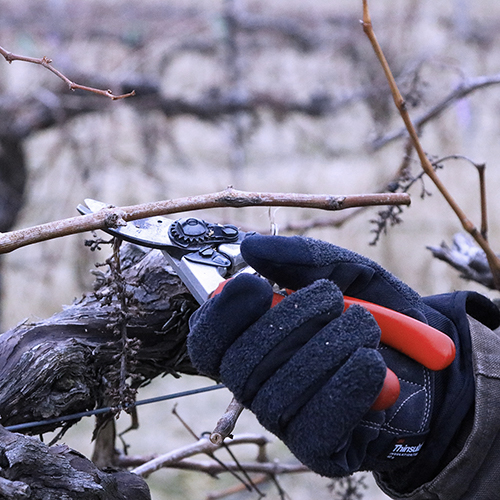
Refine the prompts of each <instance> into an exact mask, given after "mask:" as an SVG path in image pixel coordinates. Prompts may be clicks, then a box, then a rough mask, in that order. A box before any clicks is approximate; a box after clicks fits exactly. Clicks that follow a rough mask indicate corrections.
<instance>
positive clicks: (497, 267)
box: [362, 0, 500, 290]
mask: <svg viewBox="0 0 500 500" xmlns="http://www.w3.org/2000/svg"><path fill="white" fill-rule="evenodd" d="M362 25H363V31H364V32H365V34H366V36H367V37H368V39H369V40H370V43H371V45H372V47H373V50H374V52H375V54H376V56H377V58H378V60H379V61H380V64H381V65H382V68H383V70H384V73H385V76H386V78H387V82H388V83H389V87H390V89H391V93H392V97H393V99H394V103H395V105H396V107H397V109H398V111H399V114H400V115H401V118H402V119H403V122H404V124H405V127H406V130H407V131H408V134H409V135H410V138H411V141H412V144H413V147H414V148H415V151H416V152H417V155H418V157H419V160H420V163H421V165H422V168H423V170H424V172H425V173H426V174H427V175H428V177H429V178H430V179H431V180H432V182H433V183H434V185H435V186H436V187H437V189H438V190H439V192H440V193H441V194H442V195H443V197H444V199H445V200H446V202H447V203H448V205H449V206H450V207H451V208H452V210H453V211H454V212H455V214H456V215H457V217H458V219H459V220H460V222H461V224H462V226H463V228H464V229H465V230H466V231H467V232H468V233H469V234H470V235H471V236H472V237H473V238H474V240H475V241H476V242H477V244H478V245H479V246H480V247H481V248H482V249H483V251H484V253H485V254H486V257H487V259H488V263H489V266H490V268H491V272H492V273H493V279H494V282H495V285H496V288H497V289H498V290H500V258H498V256H497V255H496V254H495V253H494V252H493V250H492V248H491V247H490V245H489V243H488V241H487V240H486V239H485V238H484V237H483V235H482V234H481V232H480V231H479V230H478V229H477V228H476V226H475V225H474V224H473V223H472V221H471V220H469V218H468V217H467V215H466V214H465V212H464V211H463V210H462V208H461V207H460V206H459V205H458V203H457V202H456V201H455V199H454V198H453V197H452V195H451V194H450V192H449V191H448V189H447V188H446V186H445V185H444V184H443V182H442V181H441V179H440V178H439V176H438V175H437V174H436V172H435V171H434V168H433V166H432V163H431V161H430V160H429V158H427V155H426V154H425V151H424V149H423V147H422V144H421V142H420V139H419V137H418V132H417V129H416V128H415V126H414V125H413V122H412V120H411V118H410V115H409V113H408V109H407V106H406V102H405V100H404V99H403V96H402V95H401V92H400V91H399V88H398V85H397V83H396V80H395V78H394V76H393V74H392V71H391V69H390V67H389V64H388V62H387V59H386V58H385V55H384V52H383V50H382V48H381V46H380V44H379V43H378V40H377V37H376V36H375V32H374V31H373V26H372V21H371V17H370V12H369V9H368V0H363V22H362Z"/></svg>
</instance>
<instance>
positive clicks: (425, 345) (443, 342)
mask: <svg viewBox="0 0 500 500" xmlns="http://www.w3.org/2000/svg"><path fill="white" fill-rule="evenodd" d="M226 283H227V281H225V282H223V283H221V284H220V285H219V286H218V287H217V289H216V290H215V291H214V292H213V293H212V295H211V296H214V295H217V294H218V293H220V292H221V291H222V289H223V288H224V285H225V284H226ZM289 292H290V293H291V292H292V291H291V290H289ZM284 298H285V296H284V295H280V294H278V293H275V294H274V297H273V302H272V305H271V307H274V306H275V305H276V304H278V303H279V302H281V301H282V300H283V299H284ZM344 304H345V308H344V310H345V309H347V308H348V307H349V306H351V305H353V304H358V305H360V306H362V307H364V308H365V309H367V310H368V311H369V312H370V313H371V314H372V315H373V317H374V318H375V320H376V321H377V323H378V325H379V327H380V330H381V332H382V333H381V337H380V340H381V342H383V343H384V344H386V345H388V346H390V347H392V348H394V349H396V350H397V351H399V352H402V353H403V354H406V355H407V356H408V357H410V358H412V359H414V360H415V361H417V362H418V363H420V364H422V365H424V366H425V367H426V368H429V369H430V370H443V369H444V368H446V367H448V366H449V365H450V364H451V363H452V362H453V360H454V359H455V344H454V343H453V341H452V340H451V339H450V338H449V337H448V336H447V335H445V334H444V333H442V332H440V331H439V330H436V329H435V328H433V327H432V326H429V325H427V324H425V323H422V322H421V321H418V320H416V319H414V318H411V317H410V316H406V315H405V314H401V313H398V312H396V311H393V310H392V309H388V308H387V307H383V306H379V305H378V304H373V303H372V302H367V301H365V300H361V299H354V298H352V297H346V296H344ZM399 392H400V386H399V380H398V377H397V376H396V375H395V373H394V372H393V371H392V370H390V369H389V368H387V373H386V376H385V380H384V385H383V387H382V390H381V391H380V394H379V395H378V397H377V399H376V400H375V402H374V403H373V405H372V409H373V410H385V409H387V408H389V407H390V406H392V405H393V404H394V403H395V402H396V400H397V399H398V397H399Z"/></svg>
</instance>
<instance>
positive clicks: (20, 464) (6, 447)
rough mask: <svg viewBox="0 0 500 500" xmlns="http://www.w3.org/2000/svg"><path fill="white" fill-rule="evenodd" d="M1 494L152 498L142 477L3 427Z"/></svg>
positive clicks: (45, 498) (81, 499)
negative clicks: (101, 466) (104, 466)
mask: <svg viewBox="0 0 500 500" xmlns="http://www.w3.org/2000/svg"><path fill="white" fill-rule="evenodd" d="M0 498H8V499H16V500H17V499H24V498H26V499H28V498H29V499H30V500H56V499H57V500H69V499H71V500H148V499H150V498H151V496H150V494H149V489H148V487H147V485H146V483H145V482H144V480H143V479H142V478H140V477H139V476H137V475H136V474H132V473H130V472H126V471H102V470H99V469H98V468H97V467H96V466H95V465H94V464H93V463H92V462H91V461H90V460H88V459H87V458H85V457H84V456H83V455H81V454H80V453H78V452H76V451H74V450H71V449H70V448H68V447H67V446H51V447H49V446H47V445H45V444H44V443H42V442H41V441H40V440H38V439H36V438H33V437H29V436H23V435H21V434H14V433H11V432H8V431H6V430H5V429H3V428H2V427H0Z"/></svg>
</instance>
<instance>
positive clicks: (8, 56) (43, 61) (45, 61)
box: [0, 47, 135, 101]
mask: <svg viewBox="0 0 500 500" xmlns="http://www.w3.org/2000/svg"><path fill="white" fill-rule="evenodd" d="M0 55H2V56H3V57H4V58H5V60H6V61H7V62H8V63H9V64H10V63H12V61H23V62H27V63H32V64H38V65H40V66H43V67H44V68H46V69H48V70H49V71H51V72H52V73H54V75H56V76H57V77H58V78H60V79H61V80H62V81H63V82H65V83H66V85H68V88H69V89H70V90H77V89H78V90H85V91H87V92H92V93H94V94H98V95H102V96H105V97H109V98H110V99H112V100H113V101H116V100H117V99H125V98H126V97H131V96H134V95H135V90H132V92H129V93H127V94H121V95H115V94H113V92H112V91H111V90H109V89H108V90H101V89H96V88H94V87H87V86H86V85H80V84H79V83H76V82H73V81H72V80H70V79H69V78H68V77H67V76H65V75H63V74H62V73H61V72H60V71H59V70H58V69H56V68H54V66H52V59H49V58H48V57H47V56H43V57H39V58H38V57H28V56H21V55H17V54H13V53H12V52H9V51H8V50H6V49H4V48H3V47H0Z"/></svg>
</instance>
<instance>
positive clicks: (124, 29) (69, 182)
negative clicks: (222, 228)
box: [0, 0, 500, 500]
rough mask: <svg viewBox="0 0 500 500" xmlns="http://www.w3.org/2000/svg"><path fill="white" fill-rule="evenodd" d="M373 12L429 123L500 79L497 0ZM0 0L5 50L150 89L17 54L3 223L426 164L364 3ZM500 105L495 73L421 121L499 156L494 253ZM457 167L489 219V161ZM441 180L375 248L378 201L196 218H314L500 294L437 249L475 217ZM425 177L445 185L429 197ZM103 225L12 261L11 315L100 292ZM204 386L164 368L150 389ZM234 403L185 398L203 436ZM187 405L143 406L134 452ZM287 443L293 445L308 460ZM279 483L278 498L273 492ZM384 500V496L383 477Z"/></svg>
mask: <svg viewBox="0 0 500 500" xmlns="http://www.w3.org/2000/svg"><path fill="white" fill-rule="evenodd" d="M370 7H371V13H372V18H373V23H374V27H375V30H376V33H377V36H378V38H379V40H380V42H381V44H382V46H383V48H384V50H385V51H386V56H387V58H388V60H389V63H390V65H391V67H392V69H393V71H394V73H395V75H396V77H397V79H398V82H399V83H400V85H401V89H402V91H403V94H404V95H405V97H406V99H407V102H408V104H409V106H410V112H411V115H412V116H413V117H414V118H418V117H420V116H424V115H426V113H427V112H428V111H429V110H431V109H433V108H434V107H435V106H437V105H439V104H441V103H444V102H445V99H446V98H447V97H448V96H449V95H450V93H452V92H453V91H454V90H456V89H458V88H460V86H461V85H462V88H463V86H466V85H468V84H470V83H471V82H472V81H473V79H474V78H477V77H479V76H488V77H494V76H495V75H497V74H500V50H499V49H500V29H499V27H500V4H498V2H495V1H494V0H476V1H472V0H432V1H431V0H406V1H400V2H392V1H389V0H383V1H382V0H378V1H373V2H371V6H370ZM0 8H1V12H2V15H1V18H0V45H1V46H2V47H4V48H6V49H7V50H10V51H12V52H14V53H19V54H23V55H27V56H32V57H41V56H43V55H46V56H48V57H50V58H52V59H53V64H54V66H55V67H57V68H58V69H59V70H61V71H62V72H63V73H65V74H66V75H67V76H69V77H70V78H72V79H73V80H74V81H77V82H78V83H82V84H86V85H93V86H97V87H100V88H110V89H112V90H113V91H114V92H115V93H119V92H126V91H129V90H131V89H135V90H136V92H137V95H136V97H132V98H128V99H126V100H122V101H111V100H109V99H107V98H105V97H98V96H95V95H92V94H89V93H84V92H79V91H78V92H69V91H68V90H67V88H66V87H65V85H64V84H63V83H62V82H61V81H60V80H58V79H57V78H56V77H55V76H54V75H53V74H51V73H50V72H48V71H46V70H45V69H43V68H41V67H40V66H35V65H31V64H27V63H23V62H14V63H13V64H11V65H8V64H7V63H6V62H5V61H3V60H1V61H0V65H1V70H0V113H1V120H0V224H2V227H1V228H0V230H2V231H7V230H9V229H12V228H20V227H28V226H31V225H34V224H38V223H42V222H48V221H52V220H57V219H62V218H66V217H70V216H73V215H75V214H76V212H75V207H76V206H77V205H78V204H79V203H81V202H82V200H83V199H84V198H86V197H91V198H95V199H98V200H102V201H106V202H109V203H113V204H115V205H130V204H134V203H141V202H146V201H152V200H159V199H168V198H176V197H181V196H189V195H195V194H203V193H209V192H214V191H219V190H222V189H224V188H225V187H227V186H228V185H233V186H234V187H235V188H237V189H242V190H250V191H279V192H300V193H318V194H322V193H330V194H355V193H368V192H376V191H380V190H386V189H388V187H389V188H390V187H392V188H394V179H395V177H396V176H397V174H398V171H399V169H400V168H401V165H402V164H403V162H404V161H405V158H407V157H408V154H409V155H410V156H409V161H408V165H409V168H410V169H411V172H410V175H412V176H417V175H418V174H419V172H420V168H419V165H418V163H417V162H416V161H415V158H414V156H412V155H411V152H409V151H408V150H407V148H406V139H405V137H404V136H402V137H398V138H396V139H393V135H394V133H395V132H398V131H399V130H400V129H401V127H402V123H401V120H400V118H399V116H398V114H397V112H396V110H395V109H394V106H393V104H392V101H391V97H390V94H389V91H388V88H387V85H386V82H385V79H384V77H383V74H382V71H381V69H380V67H379V64H378V62H377V61H376V59H375V56H374V54H373V52H372V49H371V47H370V45H369V43H368V41H367V39H366V38H365V36H364V34H363V32H362V29H361V26H360V24H359V19H360V17H361V0H359V1H354V0H337V1H335V2H333V1H327V0H316V1H315V2H309V3H304V2H298V1H296V0H289V1H285V0H270V1H267V2H264V1H261V0H225V1H216V0H169V1H159V0H158V1H155V0H143V1H142V2H137V3H134V2H125V1H122V0H114V1H111V0H109V1H99V2H97V1H92V0H88V1H85V2H69V1H66V0H46V1H37V2H30V1H28V0H17V1H15V2H14V1H8V0H3V1H0ZM499 81H500V79H499ZM499 113H500V85H495V84H492V85H489V86H484V87H481V88H477V89H476V90H475V91H474V92H470V93H468V94H467V95H466V96H465V97H463V98H461V99H452V100H451V101H450V102H449V103H448V106H447V107H446V108H445V109H444V110H443V111H442V112H439V113H437V114H436V116H435V117H433V118H432V119H431V120H429V121H428V122H427V123H426V124H425V125H424V126H422V128H421V136H422V142H423V144H424V147H425V149H426V151H427V153H428V154H429V156H430V157H431V158H433V159H438V158H443V157H446V156H448V155H464V156H466V157H468V158H470V159H471V160H473V161H475V162H484V163H485V164H486V176H487V183H488V194H489V201H490V205H489V212H490V228H489V236H490V240H491V242H492V245H493V248H499V247H500V217H498V202H497V199H496V198H497V196H496V195H497V193H496V187H497V186H498V185H500V184H499V182H500V168H499V165H498V158H500V120H499V119H498V116H499ZM443 166H444V168H443V169H442V170H440V172H439V174H440V176H441V177H442V179H443V180H444V182H445V183H446V185H447V186H448V187H449V188H450V190H451V191H452V193H453V194H454V195H455V196H456V198H457V199H458V201H459V203H460V204H461V205H462V207H463V208H464V209H465V210H466V212H467V214H468V215H469V217H470V218H471V219H473V220H474V221H475V222H476V224H479V197H478V178H477V172H476V170H475V169H474V167H473V166H471V165H470V164H469V163H468V162H466V161H464V160H456V161H447V162H446V163H443ZM424 183H425V184H424V185H422V183H420V182H416V183H415V185H414V186H413V188H412V189H411V191H410V193H411V194H412V200H413V201H412V206H411V208H409V209H405V210H404V211H403V213H402V214H401V217H402V219H403V222H402V223H400V224H398V225H396V226H394V227H392V228H389V231H388V233H387V234H382V235H381V237H380V238H379V240H378V242H377V244H376V245H370V242H372V241H373V238H374V236H375V233H373V232H371V231H372V230H373V229H375V228H376V224H374V223H373V222H371V221H372V220H373V219H377V217H378V216H377V213H378V211H379V210H380V209H376V208H371V209H368V210H366V211H362V212H359V213H355V214H352V217H351V218H350V219H349V220H347V221H345V222H344V223H342V224H340V222H339V219H342V218H343V217H344V216H345V215H346V214H344V213H342V212H338V213H333V214H332V213H330V214H327V213H319V212H317V211H316V212H315V211H309V210H304V209H283V208H282V209H279V210H275V209H271V210H268V209H263V208H248V209H237V210H236V209H218V210H213V211H210V212H204V213H197V215H198V216H202V217H204V218H206V219H208V220H212V221H218V222H224V223H234V224H237V225H239V226H241V227H243V228H245V229H256V230H259V231H262V232H268V231H269V230H270V226H271V223H273V224H276V225H277V227H278V229H279V231H280V233H281V234H292V233H297V232H301V233H303V234H307V235H309V236H314V237H318V238H322V239H325V240H328V241H331V242H334V243H337V244H340V245H343V246H346V247H348V248H351V249H353V250H355V251H358V252H360V253H362V254H365V255H367V256H369V257H372V258H373V259H375V260H377V261H378V262H380V263H381V264H382V265H383V266H385V267H386V268H388V269H389V270H391V271H392V272H393V273H395V274H396V275H397V276H399V277H400V278H402V279H403V280H405V281H406V282H407V283H408V284H409V285H411V286H412V287H414V288H415V289H416V290H418V291H419V292H420V293H422V294H432V293H440V292H447V291H451V290H454V289H465V288H474V289H478V290H479V291H482V292H483V293H486V294H489V295H490V296H493V297H494V294H493V293H491V292H488V291H486V290H484V289H481V288H479V286H476V285H472V284H470V283H466V282H464V281H462V280H461V279H460V278H459V277H458V276H457V273H456V272H454V271H453V270H451V269H450V268H448V267H447V266H446V265H445V264H444V263H441V262H439V261H436V260H434V259H433V258H432V256H431V254H430V252H429V251H428V250H427V249H426V246H427V245H438V244H439V243H440V242H441V241H442V240H447V241H450V239H451V236H452V235H453V234H454V233H455V232H457V231H459V230H460V225H459V222H458V220H457V219H456V218H455V216H454V215H453V213H452V212H451V210H450V209H449V207H447V205H446V204H445V202H444V201H443V199H442V198H441V196H440V195H439V194H438V193H437V192H436V190H435V189H434V187H433V186H431V184H430V183H429V182H428V181H425V179H424ZM424 192H425V193H427V192H428V193H429V194H427V195H425V196H424V197H423V199H422V198H421V194H422V193H424ZM334 222H337V226H335V225H334ZM85 237H86V236H85V235H78V236H73V237H67V238H64V239H59V240H56V241H51V242H47V243H41V244H38V245H35V246H32V247H28V248H23V249H20V250H17V251H15V252H13V253H12V254H8V255H6V256H3V257H2V260H1V266H2V274H1V281H2V288H1V311H2V329H3V330H5V329H7V328H9V327H12V326H13V325H15V324H17V323H18V322H20V321H23V320H25V319H26V318H27V319H28V320H32V319H36V318H38V317H47V316H49V315H50V314H52V313H54V312H56V311H58V310H59V309H60V308H61V306H62V305H63V304H68V303H70V302H71V301H72V300H73V299H74V298H76V297H79V296H81V294H82V293H84V292H88V291H90V290H91V284H92V279H93V278H92V274H91V273H90V270H91V269H92V268H93V266H94V263H95V262H96V261H103V260H104V258H105V257H104V255H101V254H97V255H96V254H95V253H91V252H90V251H89V250H88V249H87V248H85V247H84V244H83V243H84V240H85ZM203 384H204V381H203V380H194V379H191V380H181V381H177V380H175V379H168V380H167V379H165V380H162V381H159V382H158V383H156V384H152V385H151V386H149V387H148V388H147V390H146V391H145V392H144V393H141V394H140V395H139V397H143V396H144V397H147V396H150V395H158V394H159V393H164V392H168V391H171V392H176V391H178V390H181V389H182V388H183V387H185V386H189V387H191V386H193V385H203ZM228 398H229V396H228V394H227V393H225V394H224V395H217V396H214V395H205V396H199V397H196V398H195V399H193V400H190V401H189V402H188V401H187V400H182V401H180V402H179V408H180V410H179V411H180V412H181V413H182V414H183V415H184V416H185V418H186V420H188V421H189V420H191V424H193V426H195V427H196V430H197V431H199V432H201V431H205V430H210V426H211V425H212V423H213V422H214V421H215V419H216V418H217V416H218V415H219V414H220V413H221V412H222V411H223V409H224V407H225V404H226V403H227V402H228ZM171 406H172V405H170V406H169V405H166V404H161V405H158V407H154V406H151V407H149V408H147V409H145V410H141V412H140V417H141V428H140V429H139V431H134V432H133V433H130V434H129V435H127V440H128V441H129V442H130V443H131V444H132V447H131V452H133V453H142V452H147V451H148V452H156V453H160V452H165V451H167V450H169V449H172V448H173V447H175V446H176V445H179V444H180V443H183V442H184V443H185V442H188V441H189V439H190V438H189V436H188V435H187V434H186V433H185V431H183V430H182V426H181V425H180V424H179V422H178V421H177V420H176V419H175V418H174V417H172V416H171V415H170V409H171ZM202 417H203V418H202ZM126 418H127V417H125V416H124V417H121V420H122V421H123V420H125V419H126ZM121 424H123V425H124V426H126V424H127V422H121ZM250 428H258V427H256V424H255V422H254V421H253V419H252V417H251V416H249V415H247V416H245V417H244V418H243V419H242V421H241V423H240V424H239V430H247V429H250ZM90 429H91V424H90V423H84V424H82V425H79V426H78V428H77V430H72V431H70V433H69V434H68V438H67V442H68V443H69V444H70V445H71V446H73V447H75V448H77V449H79V450H82V451H83V452H84V453H87V454H88V453H89V450H90V449H91V445H90V442H89V441H90ZM259 432H260V430H259ZM128 436H130V438H129V437H128ZM275 447H276V450H278V454H279V456H280V457H285V458H281V459H285V460H292V458H291V457H290V456H288V455H287V454H286V451H285V450H283V449H281V448H280V445H279V444H276V445H275ZM195 476H196V475H195V473H187V472H182V473H180V472H172V471H166V472H160V473H157V474H156V475H153V476H152V478H151V485H152V488H153V494H154V498H155V499H156V500H161V499H164V498H165V499H166V498H169V499H171V498H193V499H198V498H200V499H201V498H205V495H206V492H207V491H209V490H210V489H216V488H218V487H219V483H215V482H214V481H213V479H211V478H205V477H203V478H199V477H198V476H196V478H195ZM194 479H196V480H194ZM287 481H289V482H290V484H291V485H290V491H289V493H290V495H291V497H292V498H312V496H313V495H314V497H316V498H323V496H324V497H325V498H333V496H332V495H333V494H332V493H331V492H329V491H328V488H327V485H328V481H324V480H323V481H322V482H321V481H320V480H318V479H317V478H314V477H313V476H312V475H307V476H306V475H304V476H297V477H295V478H292V479H289V480H287ZM317 481H320V482H319V483H318V482H317ZM271 492H272V493H271ZM269 494H270V495H271V494H272V495H275V496H276V497H278V496H279V495H278V493H276V491H275V490H274V491H273V490H272V489H271V490H270V493H269ZM254 495H255V494H254ZM322 495H323V496H322ZM247 496H248V495H247ZM366 498H373V499H375V498H382V496H381V495H379V494H378V493H377V492H376V491H374V490H373V492H372V490H370V493H367V497H366Z"/></svg>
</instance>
